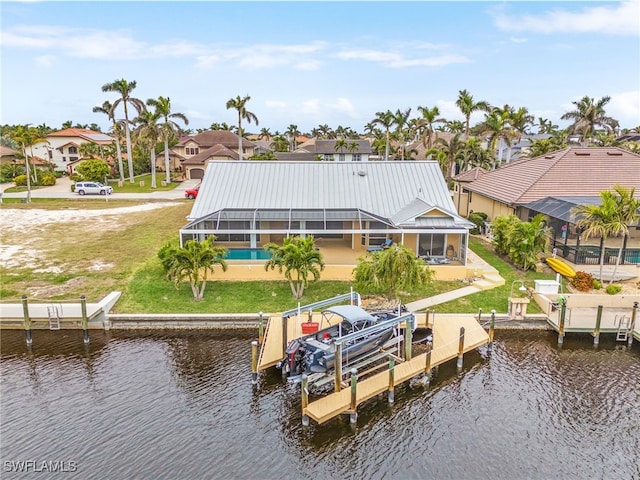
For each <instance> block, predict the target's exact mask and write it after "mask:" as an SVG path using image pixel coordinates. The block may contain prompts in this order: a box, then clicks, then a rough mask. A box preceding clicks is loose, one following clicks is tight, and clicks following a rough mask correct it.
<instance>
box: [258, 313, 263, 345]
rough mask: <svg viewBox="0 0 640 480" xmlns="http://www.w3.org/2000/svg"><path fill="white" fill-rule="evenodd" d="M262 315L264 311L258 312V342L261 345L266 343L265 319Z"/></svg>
mask: <svg viewBox="0 0 640 480" xmlns="http://www.w3.org/2000/svg"><path fill="white" fill-rule="evenodd" d="M262 315H263V313H262V312H258V317H259V318H258V343H259V344H260V345H262V344H263V343H264V319H263V318H262Z"/></svg>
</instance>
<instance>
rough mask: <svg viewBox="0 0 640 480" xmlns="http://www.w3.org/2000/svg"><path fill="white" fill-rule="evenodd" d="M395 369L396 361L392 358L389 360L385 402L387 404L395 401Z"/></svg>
mask: <svg viewBox="0 0 640 480" xmlns="http://www.w3.org/2000/svg"><path fill="white" fill-rule="evenodd" d="M395 368H396V360H395V358H393V357H390V358H389V390H388V392H387V400H388V402H389V403H393V402H394V401H395Z"/></svg>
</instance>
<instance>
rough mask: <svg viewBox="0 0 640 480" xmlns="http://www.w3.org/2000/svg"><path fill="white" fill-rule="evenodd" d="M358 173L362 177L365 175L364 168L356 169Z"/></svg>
mask: <svg viewBox="0 0 640 480" xmlns="http://www.w3.org/2000/svg"><path fill="white" fill-rule="evenodd" d="M358 175H360V176H361V177H364V176H366V175H367V172H365V171H364V170H358Z"/></svg>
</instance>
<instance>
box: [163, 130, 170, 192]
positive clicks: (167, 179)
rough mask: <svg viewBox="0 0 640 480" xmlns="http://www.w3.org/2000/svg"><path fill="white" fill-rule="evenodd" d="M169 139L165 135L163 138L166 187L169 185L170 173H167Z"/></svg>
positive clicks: (168, 167)
mask: <svg viewBox="0 0 640 480" xmlns="http://www.w3.org/2000/svg"><path fill="white" fill-rule="evenodd" d="M170 168H171V167H170V166H169V137H168V136H167V135H165V137H164V171H165V182H167V185H169V184H170V183H171V173H170V172H169V169H170Z"/></svg>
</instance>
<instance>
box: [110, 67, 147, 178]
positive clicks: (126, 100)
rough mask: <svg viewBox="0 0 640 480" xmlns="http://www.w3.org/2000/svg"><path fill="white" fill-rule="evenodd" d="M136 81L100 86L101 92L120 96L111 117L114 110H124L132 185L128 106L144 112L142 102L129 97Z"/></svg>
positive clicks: (116, 81)
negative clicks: (119, 107)
mask: <svg viewBox="0 0 640 480" xmlns="http://www.w3.org/2000/svg"><path fill="white" fill-rule="evenodd" d="M136 85H137V84H136V81H135V80H134V81H132V82H127V81H126V80H125V79H124V78H122V79H120V80H115V81H113V82H111V83H106V84H104V85H103V86H102V91H103V92H117V93H119V94H120V98H118V99H117V100H116V101H115V102H113V105H112V109H111V110H112V115H113V114H114V112H115V110H116V108H118V106H120V105H122V107H123V109H124V129H125V135H126V141H127V163H128V165H129V182H130V183H133V182H134V179H133V152H132V150H133V149H132V146H131V131H130V130H129V109H128V105H131V106H132V107H133V108H134V109H135V110H136V111H137V112H138V113H140V112H142V111H143V110H144V102H143V101H142V100H140V99H139V98H135V97H132V96H131V92H132V91H133V90H134V89H135V88H136Z"/></svg>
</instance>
